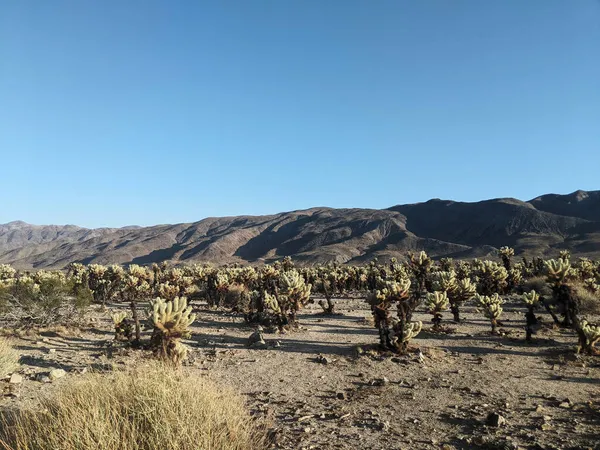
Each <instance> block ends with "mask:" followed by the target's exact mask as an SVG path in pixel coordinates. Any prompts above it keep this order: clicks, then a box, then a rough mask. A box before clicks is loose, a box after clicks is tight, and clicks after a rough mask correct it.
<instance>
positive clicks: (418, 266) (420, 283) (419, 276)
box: [409, 251, 433, 297]
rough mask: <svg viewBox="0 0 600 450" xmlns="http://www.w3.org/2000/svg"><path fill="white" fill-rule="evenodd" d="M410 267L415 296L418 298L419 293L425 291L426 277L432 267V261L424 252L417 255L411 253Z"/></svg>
mask: <svg viewBox="0 0 600 450" xmlns="http://www.w3.org/2000/svg"><path fill="white" fill-rule="evenodd" d="M409 262H410V267H411V269H412V271H413V274H414V276H415V279H416V281H417V286H415V288H416V289H415V296H418V297H420V296H421V292H425V291H426V289H427V275H428V274H429V271H430V270H431V267H432V266H433V261H432V260H431V258H430V257H429V256H427V253H425V252H424V251H421V252H419V253H418V254H414V253H411V254H410V255H409Z"/></svg>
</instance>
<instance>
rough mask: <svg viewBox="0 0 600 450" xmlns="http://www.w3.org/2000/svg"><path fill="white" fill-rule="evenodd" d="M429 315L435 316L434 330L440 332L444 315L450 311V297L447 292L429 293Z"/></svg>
mask: <svg viewBox="0 0 600 450" xmlns="http://www.w3.org/2000/svg"><path fill="white" fill-rule="evenodd" d="M425 301H426V302H427V306H428V308H429V314H431V315H433V319H432V322H433V329H434V330H438V329H439V328H440V324H441V323H442V313H443V312H444V311H446V310H447V309H448V305H449V303H448V295H447V294H446V292H440V291H435V292H429V293H427V295H426V296H425Z"/></svg>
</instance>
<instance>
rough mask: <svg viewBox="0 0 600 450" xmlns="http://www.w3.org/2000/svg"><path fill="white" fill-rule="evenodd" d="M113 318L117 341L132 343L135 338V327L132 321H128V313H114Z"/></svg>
mask: <svg viewBox="0 0 600 450" xmlns="http://www.w3.org/2000/svg"><path fill="white" fill-rule="evenodd" d="M111 317H112V320H113V324H114V326H115V340H116V341H131V339H132V337H133V326H132V324H131V321H130V320H129V319H127V313H126V312H125V311H121V312H117V313H114V314H113V315H112V316H111Z"/></svg>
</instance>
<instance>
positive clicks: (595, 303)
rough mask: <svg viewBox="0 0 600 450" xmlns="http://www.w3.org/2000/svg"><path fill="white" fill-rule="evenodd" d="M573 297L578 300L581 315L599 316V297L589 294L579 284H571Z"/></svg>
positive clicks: (582, 285)
mask: <svg viewBox="0 0 600 450" xmlns="http://www.w3.org/2000/svg"><path fill="white" fill-rule="evenodd" d="M571 286H572V289H573V295H574V296H575V298H577V300H579V312H580V313H581V314H594V315H596V314H600V295H599V294H598V293H594V292H591V291H590V290H589V289H587V288H586V287H585V285H584V284H583V283H581V282H574V283H572V285H571Z"/></svg>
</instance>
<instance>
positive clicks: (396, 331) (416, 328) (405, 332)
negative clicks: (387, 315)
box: [391, 321, 423, 348]
mask: <svg viewBox="0 0 600 450" xmlns="http://www.w3.org/2000/svg"><path fill="white" fill-rule="evenodd" d="M394 322H395V323H394V325H393V326H392V329H393V334H392V335H391V341H392V346H393V347H395V348H402V347H407V346H408V343H409V341H411V340H412V339H413V338H415V337H417V335H418V334H419V333H420V332H421V329H422V328H423V322H421V321H415V322H408V323H406V324H404V325H403V326H402V325H400V321H394Z"/></svg>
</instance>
